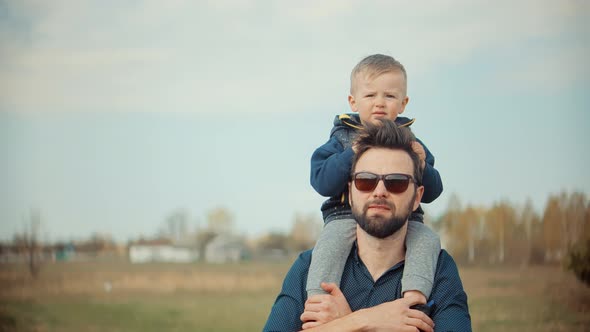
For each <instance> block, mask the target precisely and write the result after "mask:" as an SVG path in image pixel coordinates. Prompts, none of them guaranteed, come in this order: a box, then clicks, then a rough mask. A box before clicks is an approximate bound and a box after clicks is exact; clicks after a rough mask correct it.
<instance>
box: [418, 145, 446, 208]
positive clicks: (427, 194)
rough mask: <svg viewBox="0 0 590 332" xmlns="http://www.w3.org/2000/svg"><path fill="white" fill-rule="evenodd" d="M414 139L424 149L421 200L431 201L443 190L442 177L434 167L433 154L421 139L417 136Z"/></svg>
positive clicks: (424, 201)
mask: <svg viewBox="0 0 590 332" xmlns="http://www.w3.org/2000/svg"><path fill="white" fill-rule="evenodd" d="M416 140H417V141H418V142H419V143H420V144H422V146H423V147H424V151H426V166H425V167H424V174H423V175H422V185H423V186H424V195H423V196H422V200H421V202H422V203H431V202H432V201H434V200H435V199H437V198H438V196H440V194H441V193H442V191H443V184H442V179H441V178H440V174H439V173H438V171H437V170H436V168H434V156H433V155H432V153H430V150H428V148H427V147H426V145H425V144H424V143H423V142H422V141H421V140H419V139H417V138H416Z"/></svg>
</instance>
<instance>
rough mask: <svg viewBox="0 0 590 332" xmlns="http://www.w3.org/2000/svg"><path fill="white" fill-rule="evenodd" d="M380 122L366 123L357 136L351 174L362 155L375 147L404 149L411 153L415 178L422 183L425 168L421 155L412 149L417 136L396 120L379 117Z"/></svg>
mask: <svg viewBox="0 0 590 332" xmlns="http://www.w3.org/2000/svg"><path fill="white" fill-rule="evenodd" d="M379 120H380V123H377V124H372V123H366V124H365V125H364V127H363V129H361V130H360V131H359V134H358V136H357V138H356V141H355V144H356V153H355V155H354V158H353V159H352V168H351V174H353V173H354V172H355V168H356V164H357V162H358V160H359V159H360V157H361V156H362V155H363V154H364V153H365V152H367V150H369V149H373V148H385V149H391V150H402V151H405V152H407V153H408V155H410V158H411V159H412V163H413V164H414V174H413V175H414V179H415V180H416V181H417V182H418V183H420V184H421V183H422V173H423V170H422V168H421V167H420V164H421V162H420V157H419V156H418V154H417V153H416V152H415V151H414V150H413V149H412V142H414V141H416V137H415V136H414V134H413V133H412V131H411V130H410V128H408V127H398V126H397V125H396V124H395V122H394V121H392V120H388V119H379Z"/></svg>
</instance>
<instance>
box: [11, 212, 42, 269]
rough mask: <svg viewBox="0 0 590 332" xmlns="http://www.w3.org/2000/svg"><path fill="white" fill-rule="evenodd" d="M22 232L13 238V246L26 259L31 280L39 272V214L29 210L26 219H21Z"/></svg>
mask: <svg viewBox="0 0 590 332" xmlns="http://www.w3.org/2000/svg"><path fill="white" fill-rule="evenodd" d="M23 223H24V228H25V229H24V231H23V233H22V234H20V235H19V234H16V235H15V236H14V240H13V242H14V245H15V247H17V248H19V251H21V252H23V253H24V254H25V255H26V257H27V265H28V267H29V272H30V273H31V276H32V277H33V278H37V277H38V276H39V271H40V270H41V245H40V243H39V233H40V229H41V213H40V212H39V211H38V210H31V211H30V214H29V216H28V217H26V218H24V219H23Z"/></svg>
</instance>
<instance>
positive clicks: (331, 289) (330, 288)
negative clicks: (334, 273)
mask: <svg viewBox="0 0 590 332" xmlns="http://www.w3.org/2000/svg"><path fill="white" fill-rule="evenodd" d="M321 286H322V289H323V290H325V291H326V292H327V293H330V295H338V294H341V293H342V292H341V291H340V288H338V286H336V284H335V283H333V282H322V284H321Z"/></svg>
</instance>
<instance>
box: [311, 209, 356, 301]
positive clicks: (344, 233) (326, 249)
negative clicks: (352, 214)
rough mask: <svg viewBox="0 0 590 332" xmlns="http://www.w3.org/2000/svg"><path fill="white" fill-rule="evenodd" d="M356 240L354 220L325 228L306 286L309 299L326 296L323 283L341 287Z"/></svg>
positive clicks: (341, 221) (312, 261)
mask: <svg viewBox="0 0 590 332" xmlns="http://www.w3.org/2000/svg"><path fill="white" fill-rule="evenodd" d="M355 238H356V221H355V220H354V219H337V220H332V221H331V222H329V223H327V224H326V225H325V226H324V229H323V230H322V233H321V234H320V237H319V239H318V241H317V243H316V245H315V247H314V248H313V252H312V255H311V264H310V265H309V274H308V276H307V286H306V290H307V296H308V297H309V296H311V295H315V294H326V292H324V290H323V289H322V288H321V287H320V283H322V282H333V283H336V285H338V287H340V279H341V278H342V271H343V270H344V265H345V263H346V259H347V258H348V255H349V254H350V249H351V248H352V244H353V242H354V239H355Z"/></svg>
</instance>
